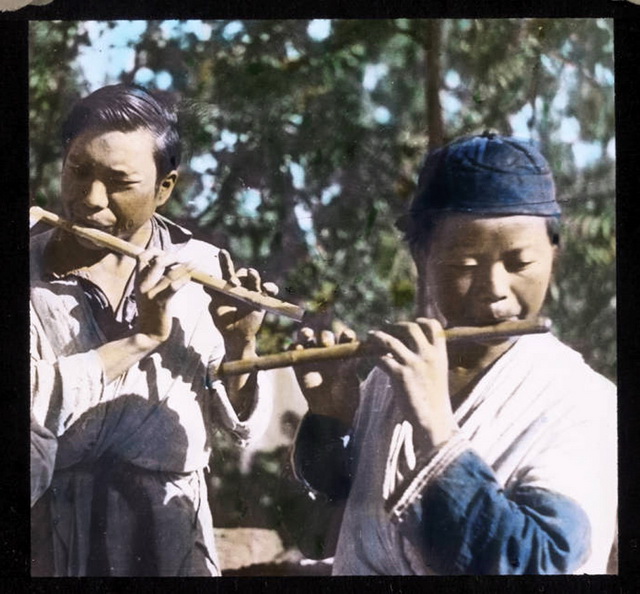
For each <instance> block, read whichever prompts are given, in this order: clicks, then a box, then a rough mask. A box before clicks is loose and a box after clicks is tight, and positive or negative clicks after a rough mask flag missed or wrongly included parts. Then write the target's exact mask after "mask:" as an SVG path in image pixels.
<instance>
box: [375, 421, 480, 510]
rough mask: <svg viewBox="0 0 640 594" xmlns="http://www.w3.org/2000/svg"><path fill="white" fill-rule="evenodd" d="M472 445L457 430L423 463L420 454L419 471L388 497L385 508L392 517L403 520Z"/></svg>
mask: <svg viewBox="0 0 640 594" xmlns="http://www.w3.org/2000/svg"><path fill="white" fill-rule="evenodd" d="M470 447H471V446H470V445H469V442H468V441H467V439H466V438H465V437H464V436H463V435H462V433H460V432H457V433H456V434H455V435H454V436H453V437H452V438H451V439H449V441H447V442H446V443H444V444H442V445H441V446H440V447H439V448H438V449H436V450H435V451H432V452H430V453H429V455H428V457H426V459H425V460H424V461H423V463H422V464H420V456H419V455H418V464H417V465H416V468H418V470H417V472H413V473H412V474H411V475H409V476H408V477H407V479H406V480H404V481H402V483H401V484H400V485H399V486H398V488H397V489H396V490H395V492H393V493H391V494H390V495H389V497H388V498H387V501H386V503H385V508H386V510H387V511H388V513H389V514H390V516H391V519H392V520H393V521H395V522H402V521H403V519H404V515H405V512H406V511H407V510H408V509H409V508H410V507H411V505H412V504H414V503H415V502H416V501H417V500H418V499H419V498H420V497H421V496H422V493H423V492H424V490H425V489H426V488H427V487H428V486H429V484H430V483H431V482H432V481H433V480H434V479H436V478H437V477H438V476H439V475H440V474H441V473H442V472H443V471H444V470H445V469H446V468H447V467H448V466H449V465H450V464H451V463H452V462H454V461H455V460H456V459H457V458H458V457H459V456H460V455H461V454H463V453H464V452H465V451H467V450H469V449H470Z"/></svg>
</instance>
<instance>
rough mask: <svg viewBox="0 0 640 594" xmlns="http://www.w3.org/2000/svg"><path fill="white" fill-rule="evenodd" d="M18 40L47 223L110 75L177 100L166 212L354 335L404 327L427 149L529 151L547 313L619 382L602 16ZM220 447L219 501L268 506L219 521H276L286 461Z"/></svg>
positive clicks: (608, 55)
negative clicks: (542, 205) (547, 200)
mask: <svg viewBox="0 0 640 594" xmlns="http://www.w3.org/2000/svg"><path fill="white" fill-rule="evenodd" d="M30 27H31V30H30V129H31V154H30V167H31V182H32V184H31V188H32V190H31V192H32V195H31V201H32V203H37V204H39V205H41V206H45V207H46V208H49V209H51V210H54V211H57V210H58V193H59V185H58V183H59V182H58V176H59V172H60V164H61V163H60V141H59V125H60V121H61V119H62V118H63V117H64V115H65V113H66V110H67V109H68V107H69V105H70V104H71V103H72V102H73V101H74V100H76V99H77V98H79V97H80V96H82V95H85V94H87V93H88V92H90V91H92V90H95V89H96V88H98V87H100V86H102V85H104V84H110V83H114V82H121V81H124V82H137V83H140V84H142V85H144V86H146V87H147V88H150V89H157V90H159V91H162V92H166V93H171V94H172V95H174V96H175V97H177V98H178V99H179V100H180V101H181V105H182V109H183V119H182V125H183V138H184V140H185V144H186V147H185V149H186V150H185V155H184V160H183V167H182V170H181V178H180V183H179V186H178V188H177V192H176V194H175V198H174V199H173V200H172V201H171V203H170V204H169V205H168V207H167V210H166V213H165V214H167V215H168V216H169V217H171V218H173V219H174V220H176V221H178V222H179V223H181V224H182V225H184V226H186V227H188V228H189V229H191V230H192V231H193V232H194V233H195V234H196V235H197V236H198V237H200V238H202V239H205V240H208V241H211V242H213V243H215V244H217V245H220V246H222V247H227V248H229V249H230V251H231V253H232V254H233V256H234V259H235V260H236V262H237V264H247V265H251V266H253V267H256V268H258V269H259V270H261V271H262V273H263V274H264V276H266V277H268V278H269V279H272V280H274V281H275V282H277V283H278V284H279V286H280V288H281V295H282V297H283V298H284V299H286V300H288V301H297V302H300V303H302V304H304V305H305V306H306V307H307V308H308V309H310V310H312V311H314V312H316V315H317V317H318V318H319V321H320V322H321V323H324V324H327V323H330V322H331V321H332V320H333V319H340V320H342V321H344V322H345V323H347V324H348V325H350V326H351V327H353V328H354V329H355V330H356V331H358V332H359V333H362V332H364V331H366V330H368V329H371V328H377V327H379V326H380V324H381V322H382V320H385V319H400V318H405V319H408V318H411V316H412V311H413V300H414V278H415V277H414V275H415V272H414V269H413V265H412V263H411V260H410V257H409V255H408V252H407V250H406V249H404V247H403V246H402V245H401V235H400V233H399V232H398V231H397V230H396V228H395V227H394V222H395V220H396V218H397V217H398V216H400V215H401V214H402V213H403V212H404V210H405V209H406V207H407V206H408V203H409V201H410V199H411V196H412V191H413V189H414V187H415V180H416V174H417V170H418V168H419V166H420V163H421V160H422V159H423V157H424V154H425V152H426V151H427V150H428V149H429V148H431V147H435V146H439V145H441V144H443V143H444V142H447V141H449V140H451V139H453V138H455V137H457V136H459V135H462V134H469V133H477V132H482V131H483V130H485V129H493V130H496V131H498V132H501V133H504V134H515V135H517V136H520V137H524V138H530V139H533V140H534V141H536V142H538V143H539V145H540V147H541V149H542V151H543V153H544V154H545V155H546V156H547V157H548V159H549V161H550V163H551V166H552V168H553V170H554V172H555V175H556V183H557V188H558V195H559V199H560V201H561V203H562V207H563V211H564V229H563V234H562V251H561V255H560V258H559V262H558V266H557V269H556V277H555V281H554V284H553V286H552V288H551V291H550V296H549V300H548V306H547V313H548V315H550V317H551V318H552V319H553V322H554V328H555V333H556V334H557V335H558V336H559V337H560V338H561V339H562V340H564V341H565V342H566V343H568V344H570V345H572V346H573V347H574V348H576V349H577V350H579V351H580V352H581V353H583V355H584V356H585V358H586V360H587V361H588V362H589V363H590V364H591V365H592V366H593V367H594V368H595V369H597V370H598V371H600V372H601V373H603V374H605V375H606V376H608V377H609V378H611V379H613V380H614V381H615V379H616V336H615V236H614V233H615V222H614V206H615V205H614V196H615V186H614V183H615V180H614V160H615V142H614V137H615V127H614V105H613V99H614V98H613V24H612V21H610V20H607V19H557V20H550V19H500V20H403V19H394V20H330V21H329V20H313V21H308V20H289V21H282V20H254V21H132V22H131V21H103V22H72V21H65V22H32V23H31V25H30ZM267 321H268V327H267V332H265V333H264V336H263V337H262V342H261V348H262V350H264V351H275V350H279V349H280V348H281V347H282V346H283V343H284V342H286V340H287V337H290V336H292V334H293V332H294V330H295V327H294V325H293V324H291V323H289V322H287V321H283V320H280V319H275V318H272V317H268V320H267ZM225 447H226V449H225ZM220 450H221V451H222V452H223V456H222V460H223V463H221V464H219V465H218V469H219V470H218V471H216V472H217V473H218V476H219V477H220V476H227V477H232V476H233V477H234V478H233V480H232V481H220V480H218V481H217V482H216V481H214V483H215V484H214V491H215V490H217V492H218V493H221V492H224V489H225V488H227V489H231V491H227V492H226V495H227V497H226V498H222V499H223V500H225V501H226V500H229V501H231V500H233V501H236V500H235V499H233V498H234V493H235V495H238V494H240V493H242V492H243V489H245V488H246V489H248V491H251V492H254V491H256V489H258V491H261V492H262V493H263V497H262V498H261V497H258V496H257V495H256V498H257V499H258V500H260V501H262V503H261V504H260V505H261V506H262V508H261V510H262V511H260V510H257V511H256V510H255V509H254V510H253V511H252V510H249V509H248V508H246V506H244V507H243V505H244V504H241V503H238V504H237V505H236V504H234V505H235V507H233V506H227V507H226V508H225V510H219V513H220V514H222V515H224V514H226V517H227V518H228V523H229V525H241V524H243V522H244V525H259V524H260V523H262V524H263V525H265V526H274V525H276V524H277V523H278V520H277V519H276V516H277V513H276V516H274V513H275V512H274V510H275V511H276V512H277V510H278V509H281V508H282V506H283V505H284V504H283V501H286V500H287V497H288V495H286V494H283V492H282V489H283V487H282V483H281V482H279V481H278V480H277V478H278V477H279V476H280V475H281V474H282V472H284V471H285V470H286V448H284V449H281V450H278V451H276V452H269V453H265V454H263V455H262V457H260V456H257V457H256V458H255V459H254V462H253V466H252V467H251V468H250V469H249V470H247V469H246V468H245V470H244V472H240V471H239V470H238V466H237V462H238V455H237V454H235V453H233V448H232V447H231V446H228V447H227V446H224V445H221V446H220ZM224 452H226V454H225V453H224ZM225 456H226V457H225ZM234 473H235V474H234ZM225 484H226V485H227V487H225V486H224V485H225ZM228 485H231V486H228ZM278 485H279V486H278ZM221 490H222V491H221ZM248 491H247V492H248ZM223 494H224V493H223ZM265 497H266V498H265ZM217 500H218V501H220V499H217ZM218 505H220V504H218ZM223 512H224V513H223Z"/></svg>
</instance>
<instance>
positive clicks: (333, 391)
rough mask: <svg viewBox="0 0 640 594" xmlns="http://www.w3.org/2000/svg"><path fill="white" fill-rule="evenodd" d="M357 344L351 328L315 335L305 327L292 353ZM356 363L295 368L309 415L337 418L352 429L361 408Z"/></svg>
mask: <svg viewBox="0 0 640 594" xmlns="http://www.w3.org/2000/svg"><path fill="white" fill-rule="evenodd" d="M354 340H356V335H355V333H354V332H353V330H351V329H349V328H342V329H340V330H338V331H336V332H331V331H329V330H322V331H320V332H317V333H316V332H315V331H314V330H313V329H311V328H308V327H304V328H301V329H300V330H299V331H298V336H297V342H296V343H294V344H293V345H292V347H291V348H292V349H295V350H299V349H305V348H311V347H329V346H333V345H335V344H343V343H348V342H353V341H354ZM356 367H357V361H356V360H354V359H348V360H341V361H321V362H318V363H305V364H304V365H297V366H295V367H294V369H295V373H296V377H297V379H298V383H299V384H300V388H301V389H302V393H303V395H304V397H305V399H306V400H307V403H308V404H309V412H310V413H313V414H318V415H326V416H329V417H334V418H336V419H338V420H340V421H342V422H343V423H345V424H346V425H347V426H351V423H352V421H353V415H354V413H355V411H356V409H357V408H358V401H359V388H360V383H359V381H358V376H357V373H356Z"/></svg>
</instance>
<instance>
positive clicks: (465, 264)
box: [444, 258, 478, 271]
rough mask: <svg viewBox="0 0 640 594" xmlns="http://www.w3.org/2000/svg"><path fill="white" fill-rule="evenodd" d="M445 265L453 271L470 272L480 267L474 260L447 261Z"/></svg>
mask: <svg viewBox="0 0 640 594" xmlns="http://www.w3.org/2000/svg"><path fill="white" fill-rule="evenodd" d="M444 265H445V266H446V267H447V268H450V269H452V270H460V271H468V270H472V269H473V268H475V267H476V266H478V262H477V260H474V259H473V258H461V259H459V260H449V261H445V262H444Z"/></svg>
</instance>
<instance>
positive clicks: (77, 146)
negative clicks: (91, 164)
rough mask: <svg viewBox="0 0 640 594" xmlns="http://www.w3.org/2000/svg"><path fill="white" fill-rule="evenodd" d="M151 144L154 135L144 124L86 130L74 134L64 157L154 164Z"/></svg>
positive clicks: (110, 162)
mask: <svg viewBox="0 0 640 594" xmlns="http://www.w3.org/2000/svg"><path fill="white" fill-rule="evenodd" d="M155 146H156V143H155V137H154V135H153V134H152V132H150V131H149V130H146V129H144V128H140V129H137V130H132V131H128V132H121V131H119V130H108V131H104V130H87V131H85V132H83V133H82V134H80V135H79V136H77V137H76V138H74V140H73V142H72V143H71V145H70V147H69V150H68V152H67V158H70V159H89V160H92V161H96V162H99V163H101V164H103V165H105V166H112V165H113V166H116V165H122V164H130V165H132V166H136V167H141V166H142V167H144V166H151V165H154V166H155V161H154V152H155Z"/></svg>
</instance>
